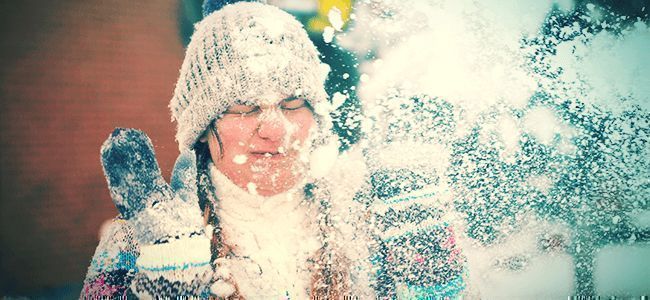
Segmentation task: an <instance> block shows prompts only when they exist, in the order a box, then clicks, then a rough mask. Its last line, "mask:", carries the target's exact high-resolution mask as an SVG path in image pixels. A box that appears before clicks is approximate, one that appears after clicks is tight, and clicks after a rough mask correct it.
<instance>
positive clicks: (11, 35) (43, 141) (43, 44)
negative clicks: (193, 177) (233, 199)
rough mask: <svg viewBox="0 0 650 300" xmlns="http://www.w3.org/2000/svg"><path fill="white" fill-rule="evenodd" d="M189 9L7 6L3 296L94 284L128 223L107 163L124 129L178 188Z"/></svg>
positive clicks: (0, 228)
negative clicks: (132, 131) (102, 247)
mask: <svg viewBox="0 0 650 300" xmlns="http://www.w3.org/2000/svg"><path fill="white" fill-rule="evenodd" d="M7 2H11V3H7ZM39 2H40V3H39ZM178 5H179V4H178V3H177V2H175V1H170V0H168V1H159V0H157V1H152V0H149V1H98V0H96V1H65V2H64V1H3V3H2V4H0V18H1V20H0V22H2V23H1V24H2V25H1V26H0V28H1V30H2V38H1V39H0V45H1V47H0V101H1V102H0V114H1V115H0V124H1V126H2V128H1V130H0V174H1V175H0V176H1V177H0V188H1V191H0V279H1V280H0V284H1V285H0V288H1V289H0V296H1V295H6V294H29V293H33V292H34V291H36V290H41V289H43V288H47V287H55V286H60V285H62V284H66V283H74V282H80V281H81V280H83V278H84V276H85V272H86V269H87V267H88V264H89V262H90V259H91V257H92V254H93V252H94V249H95V247H96V245H97V242H98V236H97V234H98V229H99V226H100V224H101V223H102V222H103V221H104V220H106V219H108V218H111V217H113V216H115V215H116V210H115V208H114V206H113V204H112V202H111V199H110V197H109V195H108V190H107V188H106V181H105V179H104V176H103V173H102V169H101V166H100V161H99V148H100V145H101V144H102V142H103V141H104V139H105V138H106V137H107V136H108V134H109V133H110V132H111V131H112V129H113V128H114V127H116V126H121V127H135V128H140V129H143V130H144V131H145V132H147V133H148V134H149V136H150V137H151V139H152V140H153V142H154V145H155V147H156V149H155V150H156V153H157V154H158V158H159V161H160V165H161V168H162V170H163V174H164V175H165V176H166V177H167V178H168V177H169V172H170V170H171V166H172V164H173V162H174V159H175V157H176V155H177V153H178V150H177V146H176V143H175V142H174V138H173V136H174V126H175V125H174V124H172V123H171V122H170V114H169V110H168V108H167V105H168V103H169V99H170V98H171V95H172V92H173V88H174V84H175V81H176V78H177V76H178V69H179V68H180V65H181V62H182V57H183V47H182V45H181V41H180V37H179V33H178V23H177V13H178Z"/></svg>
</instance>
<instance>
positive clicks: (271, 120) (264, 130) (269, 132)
mask: <svg viewBox="0 0 650 300" xmlns="http://www.w3.org/2000/svg"><path fill="white" fill-rule="evenodd" d="M259 122H260V124H259V127H258V129H257V134H258V135H259V136H260V137H261V138H262V139H265V140H270V141H274V142H277V141H282V139H283V138H284V135H285V134H286V133H287V129H286V128H285V126H284V124H283V123H284V122H282V120H281V118H280V117H278V116H267V117H265V118H260V120H259Z"/></svg>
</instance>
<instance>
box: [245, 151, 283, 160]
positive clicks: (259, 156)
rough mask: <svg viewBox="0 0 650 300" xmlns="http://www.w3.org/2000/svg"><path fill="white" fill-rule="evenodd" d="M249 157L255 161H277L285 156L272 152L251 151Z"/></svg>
mask: <svg viewBox="0 0 650 300" xmlns="http://www.w3.org/2000/svg"><path fill="white" fill-rule="evenodd" d="M250 154H251V156H252V157H254V158H257V159H279V158H282V157H284V156H285V154H283V153H280V152H278V151H277V150H274V151H253V152H250Z"/></svg>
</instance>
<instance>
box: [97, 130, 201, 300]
mask: <svg viewBox="0 0 650 300" xmlns="http://www.w3.org/2000/svg"><path fill="white" fill-rule="evenodd" d="M101 158H102V165H103V167H104V173H105V175H106V179H107V181H108V188H109V191H110V194H111V197H112V198H113V202H114V203H115V206H116V207H117V209H118V211H119V212H120V215H121V216H122V218H124V219H125V220H127V221H128V222H131V224H132V226H133V228H134V231H135V233H134V234H135V239H136V241H137V242H138V244H139V248H140V255H139V257H138V259H137V261H136V267H137V269H138V270H137V272H138V273H137V275H136V276H135V278H134V279H133V281H132V283H131V291H132V292H133V293H134V294H135V295H137V296H138V297H146V298H149V297H178V296H190V297H192V296H198V297H203V296H206V295H207V293H208V291H209V284H210V280H211V278H212V269H211V266H210V256H211V254H210V240H209V239H208V237H207V236H206V234H205V227H204V226H205V225H204V221H203V218H202V216H201V210H200V208H199V205H198V198H197V185H196V163H195V160H196V158H195V155H194V153H192V152H183V153H181V154H180V156H179V157H178V159H177V160H176V164H175V166H174V171H173V173H172V178H171V185H169V184H167V183H166V182H165V180H164V179H163V177H162V175H161V172H160V168H159V167H158V162H157V161H156V157H155V154H154V151H153V146H152V145H151V141H150V140H149V138H148V137H147V136H146V134H144V133H143V132H142V131H139V130H135V129H123V128H117V129H115V131H113V133H112V134H111V135H110V136H109V138H108V139H107V140H106V141H105V142H104V144H103V146H102V149H101Z"/></svg>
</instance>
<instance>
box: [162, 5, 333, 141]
mask: <svg viewBox="0 0 650 300" xmlns="http://www.w3.org/2000/svg"><path fill="white" fill-rule="evenodd" d="M328 71H329V68H328V67H327V65H324V64H322V63H321V61H320V59H319V58H318V51H317V50H316V47H315V46H314V44H313V43H312V42H311V40H309V37H308V36H307V32H306V31H305V30H304V29H303V27H302V24H300V22H298V21H297V20H296V19H295V18H294V17H293V16H291V15H290V14H288V13H286V12H284V11H282V10H280V9H279V8H277V7H274V6H270V5H266V4H262V3H256V2H237V3H234V4H229V5H226V6H224V7H223V8H221V9H219V10H217V11H215V12H213V13H211V14H209V15H208V16H206V17H205V18H204V19H203V20H202V21H201V22H199V23H197V24H196V25H195V32H194V34H193V35H192V39H191V41H190V43H189V45H188V46H187V51H186V53H185V60H184V61H183V66H182V67H181V70H180V76H179V78H178V82H177V83H176V89H175V90H174V96H173V98H172V100H171V102H170V103H169V107H170V108H171V112H172V121H176V122H177V131H176V140H177V141H178V144H179V149H181V150H183V149H192V148H193V146H194V144H195V143H196V141H197V140H198V139H199V137H200V135H201V134H202V133H203V132H204V131H205V129H206V128H207V127H208V125H209V124H210V122H212V120H214V119H216V118H217V117H218V116H219V115H220V114H221V113H223V112H224V111H225V110H226V109H227V108H228V107H229V106H231V105H233V104H234V103H236V102H238V103H239V102H243V103H251V104H254V103H257V101H258V97H260V96H261V95H266V94H269V93H270V92H271V93H279V94H281V95H287V96H300V97H303V98H305V99H307V100H308V101H309V103H310V104H311V105H312V107H316V106H317V105H319V104H320V103H327V94H326V93H325V88H324V84H325V79H326V77H327V72H328ZM278 100H280V99H278Z"/></svg>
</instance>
